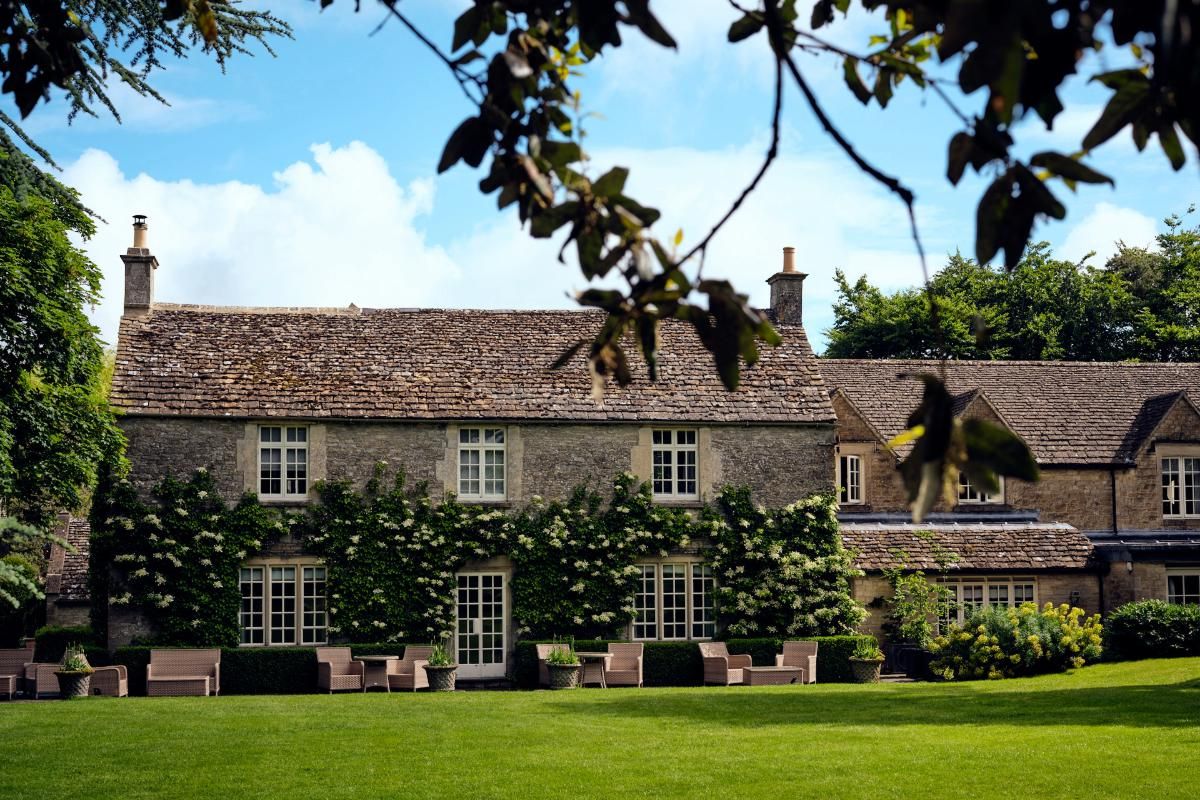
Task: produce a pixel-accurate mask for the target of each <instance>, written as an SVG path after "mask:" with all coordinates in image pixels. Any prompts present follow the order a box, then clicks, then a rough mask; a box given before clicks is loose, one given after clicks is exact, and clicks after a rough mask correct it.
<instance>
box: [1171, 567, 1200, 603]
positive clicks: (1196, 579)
mask: <svg viewBox="0 0 1200 800" xmlns="http://www.w3.org/2000/svg"><path fill="white" fill-rule="evenodd" d="M1167 602H1168V603H1178V604H1180V605H1182V604H1184V603H1200V570H1195V569H1194V570H1175V569H1172V570H1168V571H1167Z"/></svg>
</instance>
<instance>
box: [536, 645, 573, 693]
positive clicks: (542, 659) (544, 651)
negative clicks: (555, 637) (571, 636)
mask: <svg viewBox="0 0 1200 800" xmlns="http://www.w3.org/2000/svg"><path fill="white" fill-rule="evenodd" d="M534 647H536V648H537V662H538V686H549V685H550V668H549V667H547V666H546V656H548V655H550V653H551V651H553V650H565V649H566V648H568V647H570V645H569V644H567V643H565V642H551V643H548V644H538V645H534Z"/></svg>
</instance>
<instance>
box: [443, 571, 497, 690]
mask: <svg viewBox="0 0 1200 800" xmlns="http://www.w3.org/2000/svg"><path fill="white" fill-rule="evenodd" d="M457 600H458V602H457V606H456V609H455V612H454V613H455V618H456V621H457V627H456V634H455V638H454V647H455V652H456V656H457V658H458V677H460V678H464V679H467V680H470V679H472V678H503V677H504V672H505V644H504V632H505V630H507V627H508V625H507V615H508V603H507V598H506V597H505V584H504V574H503V573H500V572H461V573H459V574H458V597H457Z"/></svg>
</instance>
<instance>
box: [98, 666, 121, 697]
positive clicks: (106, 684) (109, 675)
mask: <svg viewBox="0 0 1200 800" xmlns="http://www.w3.org/2000/svg"><path fill="white" fill-rule="evenodd" d="M92 694H98V695H103V696H104V697H128V696H129V672H128V671H126V669H125V665H124V664H117V665H116V666H114V667H96V671H95V672H93V673H92Z"/></svg>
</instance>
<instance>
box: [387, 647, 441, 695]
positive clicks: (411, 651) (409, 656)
mask: <svg viewBox="0 0 1200 800" xmlns="http://www.w3.org/2000/svg"><path fill="white" fill-rule="evenodd" d="M432 654H433V648H432V647H414V646H412V645H409V646H407V647H405V648H404V657H403V658H399V659H397V660H395V661H389V662H388V665H387V670H388V673H387V676H388V691H389V692H390V691H391V690H392V689H408V690H410V691H414V692H415V691H416V690H417V689H428V688H429V675H428V674H427V673H426V672H425V665H426V664H428V663H429V656H430V655H432Z"/></svg>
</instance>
